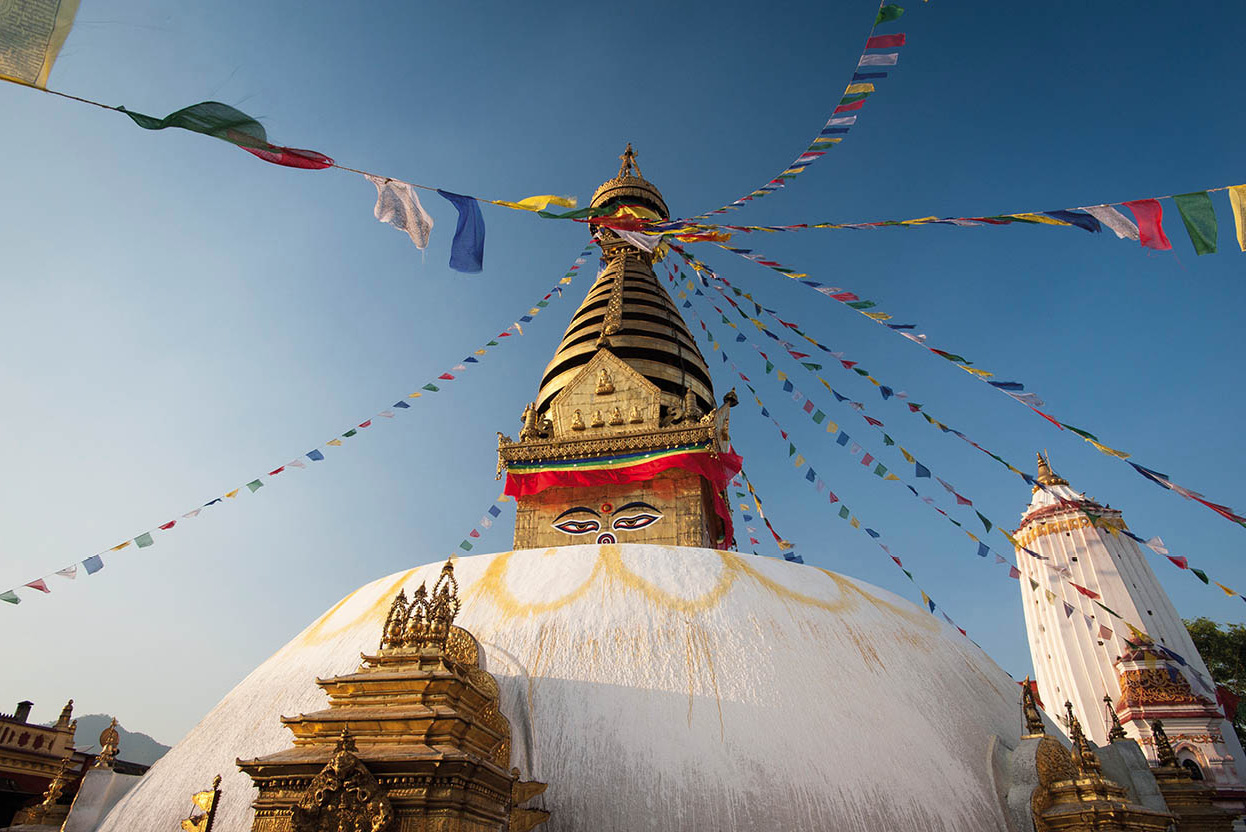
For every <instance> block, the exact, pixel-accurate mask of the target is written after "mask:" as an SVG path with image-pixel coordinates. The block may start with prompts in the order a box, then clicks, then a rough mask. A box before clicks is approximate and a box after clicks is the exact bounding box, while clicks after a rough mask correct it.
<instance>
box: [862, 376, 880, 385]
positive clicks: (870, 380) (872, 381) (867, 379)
mask: <svg viewBox="0 0 1246 832" xmlns="http://www.w3.org/2000/svg"><path fill="white" fill-rule="evenodd" d="M865 380H866V381H868V382H869V383H870V384H872V385H874V386H875V387H882V384H880V383H879V381H878V379H876V378H874V377H873V376H866V377H865Z"/></svg>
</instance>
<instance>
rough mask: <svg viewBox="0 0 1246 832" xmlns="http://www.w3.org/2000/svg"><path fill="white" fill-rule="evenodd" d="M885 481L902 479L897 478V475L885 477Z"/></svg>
mask: <svg viewBox="0 0 1246 832" xmlns="http://www.w3.org/2000/svg"><path fill="white" fill-rule="evenodd" d="M883 479H885V480H898V479H900V478H899V477H897V476H896V475H895V474H888V475H887V476H885V477H883Z"/></svg>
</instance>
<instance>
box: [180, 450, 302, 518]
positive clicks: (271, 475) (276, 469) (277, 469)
mask: <svg viewBox="0 0 1246 832" xmlns="http://www.w3.org/2000/svg"><path fill="white" fill-rule="evenodd" d="M285 469H286V467H285V466H284V465H282V466H281V467H280V468H274V469H273V470H271V471H269V472H268V476H270V477H275V476H277V475H278V474H280V473H281V472H282V471H284V470H285ZM161 528H163V527H161Z"/></svg>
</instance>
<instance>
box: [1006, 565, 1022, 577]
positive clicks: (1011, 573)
mask: <svg viewBox="0 0 1246 832" xmlns="http://www.w3.org/2000/svg"><path fill="white" fill-rule="evenodd" d="M1008 577H1010V578H1017V579H1020V578H1021V570H1019V569H1017V567H1015V566H1010V567H1008Z"/></svg>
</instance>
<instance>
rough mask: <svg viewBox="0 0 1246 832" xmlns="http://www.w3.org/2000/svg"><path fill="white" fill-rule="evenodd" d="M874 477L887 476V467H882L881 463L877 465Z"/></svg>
mask: <svg viewBox="0 0 1246 832" xmlns="http://www.w3.org/2000/svg"><path fill="white" fill-rule="evenodd" d="M874 476H876V477H885V476H887V467H886V466H885V465H883V464H882V463H879V465H878V467H877V468H875V469H874Z"/></svg>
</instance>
